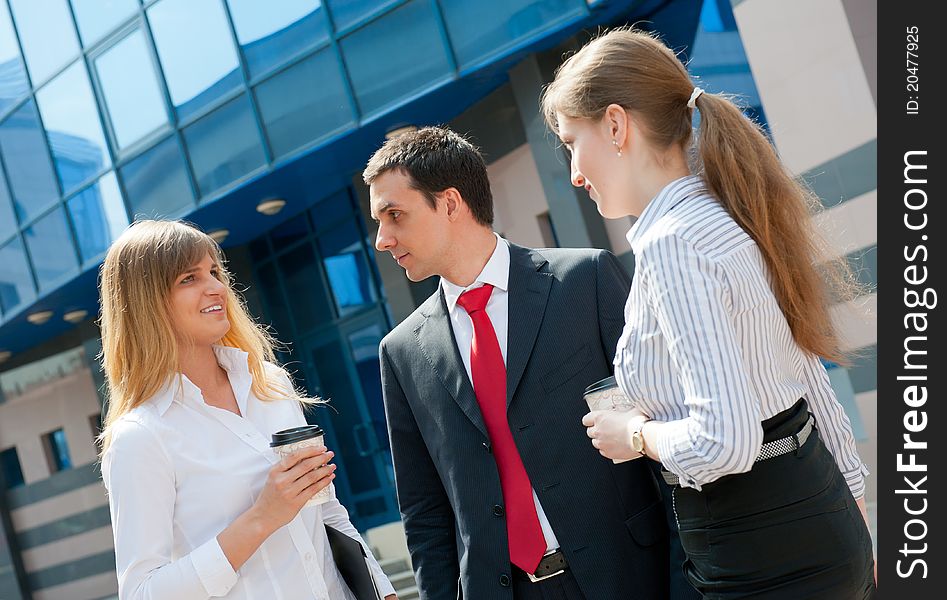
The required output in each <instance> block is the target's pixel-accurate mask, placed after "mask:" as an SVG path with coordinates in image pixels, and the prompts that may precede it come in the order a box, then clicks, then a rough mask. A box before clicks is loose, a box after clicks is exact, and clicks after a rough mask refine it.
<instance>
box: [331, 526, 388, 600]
mask: <svg viewBox="0 0 947 600" xmlns="http://www.w3.org/2000/svg"><path fill="white" fill-rule="evenodd" d="M326 537H328V538H329V548H331V549H332V558H333V560H335V566H336V567H338V569H339V573H341V574H342V579H343V580H344V581H345V584H346V585H347V586H349V589H350V590H352V593H353V594H355V597H356V598H357V599H358V600H379V597H378V592H377V590H376V589H375V579H374V578H373V577H372V572H371V571H370V570H369V569H368V563H367V562H365V558H366V557H365V548H363V547H362V545H361V544H359V543H358V540H355V539H352V538H350V537H349V536H347V535H345V534H344V533H342V532H341V531H339V530H338V529H335V528H334V527H329V526H328V525H326Z"/></svg>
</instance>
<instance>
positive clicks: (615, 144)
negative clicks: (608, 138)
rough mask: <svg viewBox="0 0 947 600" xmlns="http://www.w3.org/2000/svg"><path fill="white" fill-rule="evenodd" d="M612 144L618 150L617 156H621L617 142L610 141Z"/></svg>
mask: <svg viewBox="0 0 947 600" xmlns="http://www.w3.org/2000/svg"><path fill="white" fill-rule="evenodd" d="M612 144H613V145H614V146H615V147H616V148H618V156H621V147H620V146H619V145H618V140H612Z"/></svg>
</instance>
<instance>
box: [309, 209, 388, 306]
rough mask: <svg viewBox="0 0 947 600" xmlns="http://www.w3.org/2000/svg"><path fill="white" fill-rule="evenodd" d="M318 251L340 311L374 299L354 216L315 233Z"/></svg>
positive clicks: (360, 237) (371, 301)
mask: <svg viewBox="0 0 947 600" xmlns="http://www.w3.org/2000/svg"><path fill="white" fill-rule="evenodd" d="M319 252H320V253H321V254H322V262H323V264H324V265H325V269H326V277H327V278H328V279H329V285H330V287H331V288H332V295H333V297H334V298H335V306H336V308H337V309H338V311H339V314H340V315H345V314H347V313H350V312H353V311H355V310H358V309H359V308H361V307H363V306H365V305H366V304H370V303H373V302H374V301H375V288H374V286H373V285H372V281H371V272H370V271H369V268H368V263H367V262H366V260H365V252H364V250H363V245H362V234H361V231H360V230H359V228H358V224H357V223H356V222H355V220H354V219H353V220H349V221H346V222H345V223H342V224H341V225H338V226H336V227H333V228H332V229H331V230H330V231H327V232H326V233H323V234H322V235H321V236H320V237H319Z"/></svg>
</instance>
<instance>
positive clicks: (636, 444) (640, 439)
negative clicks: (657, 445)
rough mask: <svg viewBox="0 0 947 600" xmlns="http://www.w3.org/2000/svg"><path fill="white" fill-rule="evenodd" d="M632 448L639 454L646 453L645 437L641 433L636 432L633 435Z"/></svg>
mask: <svg viewBox="0 0 947 600" xmlns="http://www.w3.org/2000/svg"><path fill="white" fill-rule="evenodd" d="M631 448H632V450H634V451H635V452H638V453H643V452H644V436H642V435H641V432H640V431H636V432H634V433H633V434H632V435H631Z"/></svg>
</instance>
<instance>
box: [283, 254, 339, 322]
mask: <svg viewBox="0 0 947 600" xmlns="http://www.w3.org/2000/svg"><path fill="white" fill-rule="evenodd" d="M317 265H318V263H317V262H316V256H315V252H313V250H312V246H311V245H309V244H303V245H302V246H300V247H299V248H296V249H295V250H293V251H291V252H289V253H287V254H284V255H283V256H281V257H280V258H279V266H280V270H281V271H282V272H283V281H284V282H285V284H286V295H287V296H288V298H287V301H288V304H289V309H290V311H291V312H292V313H293V317H294V318H295V320H296V328H297V331H298V333H303V332H306V331H310V330H312V329H315V328H316V327H318V326H319V325H323V324H325V323H329V322H330V321H331V320H332V311H331V310H330V308H329V301H328V299H327V298H326V294H325V290H323V288H322V278H321V277H320V276H319V267H318V266H317Z"/></svg>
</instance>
